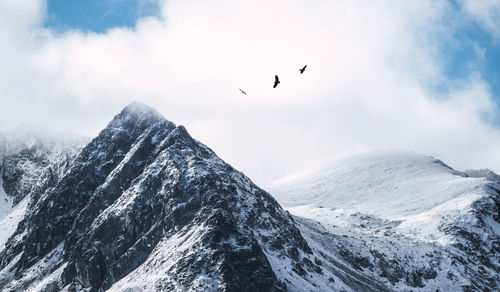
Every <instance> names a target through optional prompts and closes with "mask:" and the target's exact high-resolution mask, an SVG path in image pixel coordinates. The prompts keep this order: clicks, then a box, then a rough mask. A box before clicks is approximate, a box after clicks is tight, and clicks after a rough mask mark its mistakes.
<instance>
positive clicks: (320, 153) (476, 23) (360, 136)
mask: <svg viewBox="0 0 500 292" xmlns="http://www.w3.org/2000/svg"><path fill="white" fill-rule="evenodd" d="M0 63H1V64H2V66H1V67H0V131H8V130H9V129H13V128H15V127H17V126H19V125H22V124H23V125H24V124H33V125H37V126H41V127H45V128H51V129H55V130H58V131H63V132H69V133H77V134H83V135H88V136H91V137H92V136H95V135H97V134H98V133H99V131H100V130H101V129H102V128H104V127H105V126H106V124H107V123H108V122H109V121H110V120H111V119H112V118H113V116H114V115H115V114H117V113H118V112H119V111H120V110H121V109H122V108H123V107H124V106H126V105H127V104H128V103H130V102H132V101H140V102H143V103H145V104H148V105H150V106H152V107H154V108H156V109H157V110H158V111H160V112H161V113H162V114H163V115H164V116H165V117H166V118H167V119H168V120H171V121H173V122H175V123H176V124H182V125H184V126H185V127H186V128H187V129H188V131H189V132H190V133H191V135H192V136H193V137H195V138H197V139H198V140H200V141H202V142H203V143H205V144H206V145H208V146H209V147H211V148H212V149H213V150H214V151H215V152H216V153H217V154H218V155H219V156H220V157H221V158H223V159H224V160H226V161H227V162H229V163H231V164H232V165H233V166H234V167H236V168H238V169H240V170H242V171H243V172H245V173H246V174H247V175H248V176H249V177H250V178H252V179H253V180H254V181H255V182H257V183H259V184H266V183H267V182H270V181H272V180H274V179H276V178H279V177H282V176H285V175H288V174H290V173H294V172H297V171H302V170H305V169H308V168H312V167H315V166H317V165H319V164H322V163H325V162H328V161H331V160H334V159H338V158H341V157H344V156H346V155H350V154H354V153H360V152H367V151H372V150H377V149H403V150H413V151H416V152H418V153H422V154H426V155H432V156H435V157H437V158H439V159H441V160H443V161H445V162H446V163H448V164H449V165H451V166H452V167H454V168H457V169H467V168H490V169H493V170H495V171H497V172H500V151H499V149H500V115H499V106H500V66H499V64H500V0H448V1H445V0H442V1H435V0H421V1H388V0H370V1H368V0H273V1H264V0H254V1H235V0H214V1H202V0H182V1H181V0H126V1H118V0H101V1H97V0H91V1H63V0H48V1H42V0H0ZM306 64H307V65H308V67H307V70H306V71H305V73H304V74H302V75H301V74H299V72H298V70H299V68H301V67H302V66H303V65H306ZM275 74H277V75H279V76H280V79H281V84H280V85H279V86H278V87H277V88H276V89H273V88H272V84H273V82H274V75H275ZM238 88H242V89H244V90H245V91H246V92H247V93H248V95H243V94H241V93H240V91H239V90H238Z"/></svg>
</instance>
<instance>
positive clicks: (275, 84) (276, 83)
mask: <svg viewBox="0 0 500 292" xmlns="http://www.w3.org/2000/svg"><path fill="white" fill-rule="evenodd" d="M279 83H280V79H279V78H278V75H274V85H273V88H276V86H278V84H279Z"/></svg>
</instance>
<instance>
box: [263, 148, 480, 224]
mask: <svg viewBox="0 0 500 292" xmlns="http://www.w3.org/2000/svg"><path fill="white" fill-rule="evenodd" d="M487 182H488V180H487V179H486V178H482V177H469V176H468V175H467V174H466V173H465V172H460V171H456V170H454V169H452V168H451V167H449V166H448V165H446V164H444V163H443V162H442V161H440V160H438V159H435V158H433V157H430V156H424V155H420V154H417V153H414V152H404V151H377V152H372V153H367V154H358V155H354V156H351V157H347V158H344V159H341V160H338V161H335V162H333V163H330V164H327V165H325V166H323V167H321V168H319V169H316V170H311V171H307V172H303V173H300V174H295V175H291V176H287V177H285V178H282V179H280V180H277V181H275V182H273V183H272V184H270V185H269V186H268V187H267V189H268V190H269V191H270V192H271V194H273V196H274V197H275V198H276V199H277V200H278V201H279V202H280V203H281V204H282V205H284V206H287V207H295V206H301V205H314V206H316V207H320V206H322V207H327V208H335V209H340V208H342V209H348V210H354V211H357V212H361V213H367V214H373V215H377V216H380V217H384V218H399V217H407V216H412V215H415V214H419V213H421V212H424V211H428V210H430V209H433V208H436V207H438V206H440V205H442V204H445V203H447V202H449V201H450V200H454V199H457V198H470V199H472V198H476V197H477V196H479V195H480V194H481V193H482V192H483V190H482V188H481V186H483V185H484V184H485V183H487ZM457 203H458V202H457ZM457 207H459V206H458V205H457Z"/></svg>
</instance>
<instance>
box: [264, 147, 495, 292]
mask: <svg viewBox="0 0 500 292" xmlns="http://www.w3.org/2000/svg"><path fill="white" fill-rule="evenodd" d="M499 183H500V181H498V176H497V175H495V174H494V173H492V172H491V171H488V170H482V171H466V172H460V171H456V170H453V169H452V168H450V167H449V166H447V165H446V164H444V163H443V162H441V161H440V160H437V159H435V158H432V157H428V156H423V155H419V154H416V153H413V152H397V151H390V152H388V151H382V152H374V153H368V154H360V155H355V156H352V157H348V158H345V159H342V160H339V161H337V162H334V163H330V164H328V165H325V166H323V167H321V168H319V169H317V170H311V171H307V172H304V173H301V174H296V175H292V176H288V177H285V178H283V179H280V180H278V181H276V182H274V183H272V184H270V185H269V186H268V187H267V190H269V191H270V193H271V194H273V196H275V198H276V199H277V200H278V202H280V203H281V204H282V205H283V206H284V207H285V208H286V209H287V210H288V211H290V212H291V213H292V214H294V215H296V216H298V218H297V221H298V222H300V225H301V231H302V233H303V234H304V235H305V237H306V239H307V240H308V242H309V244H310V245H311V246H312V247H313V250H314V249H315V248H318V250H320V251H322V252H323V253H327V254H330V255H332V256H333V257H334V258H337V259H343V260H344V261H346V262H348V264H347V265H351V266H352V265H354V266H356V265H359V269H360V271H361V272H362V273H363V274H364V275H366V276H370V277H376V276H377V275H379V276H381V279H382V280H383V281H385V282H386V283H388V284H389V285H388V286H389V287H391V286H392V287H393V288H394V289H396V290H407V289H416V288H421V289H423V290H425V291H431V290H432V291H435V290H436V289H440V291H442V290H445V291H452V290H462V289H463V290H468V289H472V290H492V291H493V290H497V289H499V288H500V278H499V272H500V232H499V231H500V228H499V227H500V224H499V222H500V197H499V189H500V185H499ZM301 218H307V219H310V220H313V221H308V220H306V219H301ZM314 222H319V223H320V225H316V224H317V223H314ZM314 230H316V232H313V231H314ZM323 233H324V234H323ZM323 235H324V236H323ZM325 238H328V239H327V240H326V239H325ZM346 246H349V248H348V249H347V250H346V249H345V247H346ZM349 263H350V264H349Z"/></svg>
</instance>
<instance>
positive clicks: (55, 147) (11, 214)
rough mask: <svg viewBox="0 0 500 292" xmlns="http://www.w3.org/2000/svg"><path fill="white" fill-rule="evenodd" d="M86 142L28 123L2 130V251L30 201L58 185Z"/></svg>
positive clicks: (0, 136)
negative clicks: (9, 129) (31, 125)
mask: <svg viewBox="0 0 500 292" xmlns="http://www.w3.org/2000/svg"><path fill="white" fill-rule="evenodd" d="M87 142H88V139H87V138H85V137H81V136H77V135H63V134H60V133H56V132H52V131H49V130H46V129H41V128H35V127H29V126H22V127H18V128H15V129H13V130H11V131H8V132H6V133H0V251H1V250H2V249H3V247H4V244H5V242H6V241H7V239H8V237H9V236H10V235H11V234H12V233H13V232H14V230H15V228H16V227H17V224H18V223H19V221H20V220H21V219H22V218H23V216H24V213H25V212H26V210H27V209H29V206H28V205H29V204H34V203H36V201H37V200H38V198H39V196H40V195H41V193H43V192H44V191H45V190H46V189H48V188H50V187H52V186H54V185H55V183H56V182H57V181H58V180H59V179H60V178H61V177H62V176H63V174H64V173H65V172H66V170H67V169H68V167H69V165H70V164H71V161H72V160H73V159H74V158H75V157H76V155H77V154H78V153H79V152H80V150H81V149H82V148H83V146H84V145H85V144H86V143H87Z"/></svg>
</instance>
